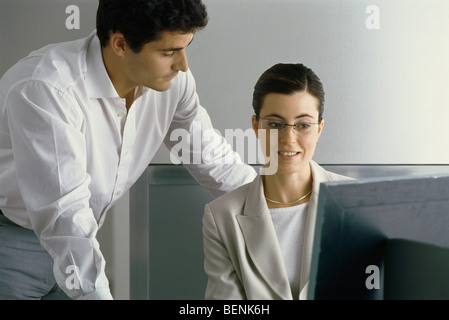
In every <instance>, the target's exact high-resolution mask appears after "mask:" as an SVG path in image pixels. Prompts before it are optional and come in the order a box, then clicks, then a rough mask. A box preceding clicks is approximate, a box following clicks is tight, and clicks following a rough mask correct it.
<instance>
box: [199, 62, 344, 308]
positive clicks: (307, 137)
mask: <svg viewBox="0 0 449 320" xmlns="http://www.w3.org/2000/svg"><path fill="white" fill-rule="evenodd" d="M253 108H254V113H255V115H253V116H252V126H253V129H254V131H255V133H256V136H257V137H258V138H259V139H261V143H262V145H263V146H265V148H266V150H277V171H276V173H274V174H272V175H259V176H257V177H256V178H255V179H254V181H253V182H251V183H249V184H246V185H244V186H242V187H240V188H237V189H235V190H234V191H231V192H229V193H227V194H225V195H223V196H221V197H219V198H217V199H215V200H214V201H212V202H211V203H209V204H207V205H206V207H205V211H204V217H203V236H204V237H203V238H204V253H205V264H204V266H205V271H206V273H207V275H208V283H207V288H206V294H205V298H206V299H250V300H258V299H260V300H263V299H306V298H307V297H306V294H307V283H308V281H309V274H310V264H311V256H312V247H313V237H314V230H315V218H316V210H317V204H318V191H319V185H320V183H321V182H325V181H337V180H346V179H350V178H348V177H344V176H341V175H337V174H335V173H332V172H329V171H326V170H325V169H324V168H322V167H320V166H319V165H318V164H317V163H316V162H314V161H313V160H312V157H313V154H314V152H315V147H316V144H317V142H318V139H319V137H320V135H321V132H322V130H323V125H324V120H323V110H324V91H323V86H322V84H321V81H320V79H319V78H318V77H317V76H316V75H315V73H314V72H313V71H312V70H310V69H309V68H307V67H305V66H304V65H302V64H276V65H274V66H273V67H271V68H270V69H268V70H267V71H265V72H264V73H263V74H262V75H261V77H260V78H259V80H258V82H257V83H256V85H255V88H254V94H253ZM261 129H266V131H265V132H266V135H264V134H262V133H263V131H261ZM268 129H272V130H268ZM276 133H277V139H276V140H275V142H277V145H275V146H273V145H270V141H273V139H270V135H273V134H276ZM263 140H265V141H263ZM265 156H266V157H267V158H268V155H267V154H266V155H265ZM269 157H270V158H271V159H272V157H273V155H269Z"/></svg>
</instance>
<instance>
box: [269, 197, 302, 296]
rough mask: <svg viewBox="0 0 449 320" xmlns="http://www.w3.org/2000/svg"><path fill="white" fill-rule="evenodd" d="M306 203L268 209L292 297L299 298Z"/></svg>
mask: <svg viewBox="0 0 449 320" xmlns="http://www.w3.org/2000/svg"><path fill="white" fill-rule="evenodd" d="M308 205H309V203H308V202H307V203H302V204H299V205H297V206H293V207H287V208H273V209H270V213H271V219H272V220H273V225H274V229H275V230H276V235H277V238H278V241H279V246H280V248H281V251H282V255H283V257H284V265H285V270H286V271H287V276H288V280H289V282H290V286H291V289H292V295H293V297H294V299H299V276H300V274H301V255H302V249H303V243H304V227H305V223H306V217H307V208H308Z"/></svg>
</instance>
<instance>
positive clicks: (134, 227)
mask: <svg viewBox="0 0 449 320" xmlns="http://www.w3.org/2000/svg"><path fill="white" fill-rule="evenodd" d="M323 167H325V168H326V169H328V170H330V171H333V172H336V173H340V174H344V175H347V176H351V177H353V178H357V179H362V178H373V177H392V176H403V175H432V174H441V173H442V174H448V175H449V165H323ZM211 199H212V197H211V196H210V195H209V193H208V192H207V191H205V189H203V188H202V187H201V186H200V185H199V184H198V183H197V182H196V181H195V180H194V179H193V178H192V176H191V175H190V174H189V173H188V172H187V170H186V169H184V167H182V166H177V165H170V164H167V165H163V164H160V165H150V166H149V167H148V169H147V170H146V172H145V173H144V174H143V175H142V177H141V178H140V179H139V181H138V182H137V184H136V185H135V186H134V187H133V188H132V189H131V192H130V217H131V223H130V228H131V230H130V243H131V244H130V246H131V248H130V258H131V265H130V274H131V276H130V298H131V299H151V300H156V299H164V300H172V299H173V300H200V299H203V296H204V290H205V286H206V281H207V278H206V275H205V273H204V269H203V260H204V256H203V246H202V221H201V219H202V215H203V209H204V204H205V203H206V202H208V201H210V200H211Z"/></svg>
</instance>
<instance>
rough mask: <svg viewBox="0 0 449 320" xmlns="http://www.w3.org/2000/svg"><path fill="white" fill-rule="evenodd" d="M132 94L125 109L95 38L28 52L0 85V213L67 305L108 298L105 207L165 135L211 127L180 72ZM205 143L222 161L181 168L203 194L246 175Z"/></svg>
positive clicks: (249, 173) (188, 77)
mask: <svg viewBox="0 0 449 320" xmlns="http://www.w3.org/2000/svg"><path fill="white" fill-rule="evenodd" d="M135 96H136V99H135V101H134V104H133V106H132V107H131V108H130V109H129V111H127V108H126V100H125V99H122V98H120V97H119V96H118V94H117V92H116V91H115V89H114V86H113V84H112V83H111V81H110V79H109V77H108V74H107V72H106V69H105V67H104V64H103V60H102V55H101V48H100V42H99V40H98V38H97V36H96V32H93V33H92V34H90V35H89V36H88V37H87V38H84V39H80V40H76V41H71V42H65V43H61V44H55V45H49V46H46V47H44V48H42V49H39V50H36V51H34V52H32V53H30V55H28V56H27V57H25V58H24V59H22V60H21V61H20V62H19V63H18V64H16V65H15V66H13V67H12V68H11V69H10V70H9V71H8V72H7V73H6V74H5V75H4V77H3V78H2V79H1V80H0V112H1V114H0V208H1V209H2V211H3V213H4V214H5V216H6V217H8V218H9V219H10V220H12V221H13V222H15V223H17V224H18V225H21V226H23V227H26V228H30V229H33V230H34V231H35V233H36V234H37V236H38V238H39V240H40V241H41V244H42V246H43V247H44V248H45V249H46V250H47V251H48V252H49V253H50V255H51V256H52V257H53V259H54V260H55V265H54V273H55V277H56V280H57V282H58V284H59V285H60V286H61V288H63V289H64V290H65V292H66V293H67V294H68V295H69V296H70V297H72V298H75V299H76V298H80V299H83V298H85V299H110V298H112V296H111V293H110V291H109V284H108V280H107V278H106V275H105V272H104V266H105V261H104V258H103V256H102V254H101V252H100V249H99V245H98V242H97V240H96V233H97V230H98V228H99V227H100V226H101V225H102V224H103V221H104V218H105V216H106V213H107V211H108V209H110V208H111V207H112V206H113V205H114V203H115V202H116V201H117V200H118V199H119V198H120V197H121V196H122V195H123V194H125V193H126V192H127V191H128V190H129V188H130V187H131V186H132V185H133V184H134V182H135V181H136V180H137V179H138V178H139V177H140V176H141V174H142V173H143V172H144V170H145V169H146V168H147V166H148V164H149V163H150V161H151V159H152V158H153V157H154V155H155V153H156V152H157V150H158V149H159V147H160V146H161V145H162V143H165V145H166V146H167V147H168V148H169V149H170V148H172V147H173V146H174V145H175V144H176V143H178V142H177V141H171V139H170V133H171V132H172V131H173V130H175V129H179V128H181V129H185V130H189V131H191V130H192V126H193V124H194V123H200V126H201V129H202V130H209V132H210V130H211V129H212V124H211V121H210V118H209V116H208V114H207V112H206V111H205V109H204V108H203V107H202V106H201V105H200V102H199V98H198V95H197V93H196V87H195V81H194V78H193V76H192V74H191V72H190V70H189V71H188V72H185V73H184V72H179V74H178V76H177V77H176V78H175V79H174V80H172V86H171V88H170V89H169V90H167V91H165V92H157V91H154V90H151V89H149V88H143V87H140V88H136V92H135ZM211 141H213V142H211ZM207 143H213V144H215V145H214V147H215V148H216V150H220V152H219V153H217V155H216V157H217V159H218V158H220V157H223V158H226V159H227V161H226V163H224V164H221V165H220V164H218V165H217V163H220V161H215V162H213V163H202V164H197V165H194V164H189V165H186V168H187V169H188V170H189V172H190V173H191V174H192V175H193V176H194V177H195V178H196V179H197V180H198V181H199V182H200V183H201V184H202V185H203V186H204V187H205V188H207V189H208V190H209V191H210V192H211V193H213V194H214V195H219V194H221V193H224V192H226V191H229V190H231V189H233V188H235V187H237V186H240V185H242V184H244V183H247V182H250V181H252V179H253V178H254V177H255V176H256V172H255V171H254V169H252V168H251V167H250V166H248V165H246V164H244V163H242V161H241V159H240V158H239V156H238V154H237V153H235V152H234V151H233V150H232V148H231V147H230V145H229V144H227V142H226V140H225V139H223V138H222V137H221V136H220V135H216V136H215V137H214V139H213V140H209V141H204V142H202V146H201V148H202V149H203V148H205V147H206V144H207ZM208 148H210V145H209V146H208ZM183 156H186V157H190V155H183ZM229 159H234V161H231V162H230V161H229ZM173 196H176V195H173ZM73 266H75V267H76V268H75V269H73ZM67 270H76V272H77V273H76V277H77V279H75V280H76V281H79V282H76V281H75V282H73V281H72V280H74V279H71V281H72V283H71V286H70V289H67V283H66V282H67V279H68V276H69V275H72V276H73V274H72V273H69V274H68V273H67ZM74 284H79V285H74Z"/></svg>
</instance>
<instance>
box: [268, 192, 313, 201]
mask: <svg viewBox="0 0 449 320" xmlns="http://www.w3.org/2000/svg"><path fill="white" fill-rule="evenodd" d="M311 193H312V190H310V192H309V193H308V194H306V195H304V196H302V197H301V198H299V199H298V200H295V201H293V202H280V201H274V200H271V199H268V198H267V197H265V199H266V200H268V201H270V202H273V203H277V204H293V203H296V202H299V201H301V200H303V199H305V198H307V197H308V196H309V195H310V194H311Z"/></svg>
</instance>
